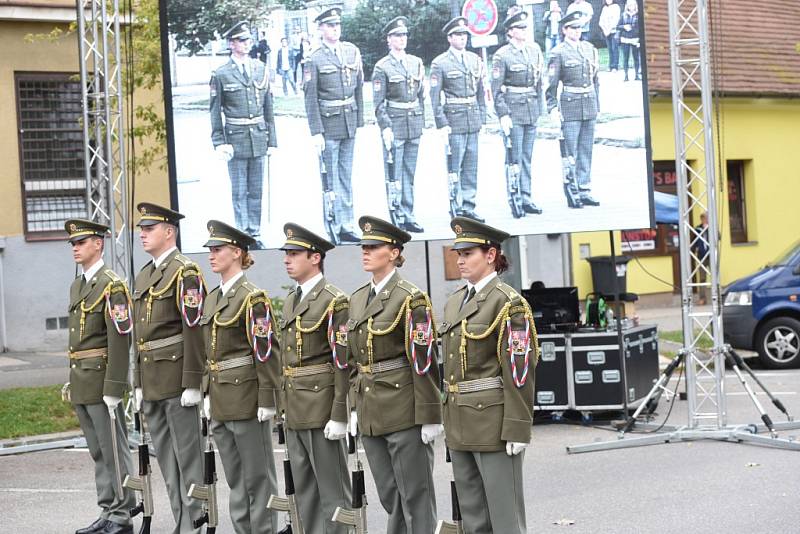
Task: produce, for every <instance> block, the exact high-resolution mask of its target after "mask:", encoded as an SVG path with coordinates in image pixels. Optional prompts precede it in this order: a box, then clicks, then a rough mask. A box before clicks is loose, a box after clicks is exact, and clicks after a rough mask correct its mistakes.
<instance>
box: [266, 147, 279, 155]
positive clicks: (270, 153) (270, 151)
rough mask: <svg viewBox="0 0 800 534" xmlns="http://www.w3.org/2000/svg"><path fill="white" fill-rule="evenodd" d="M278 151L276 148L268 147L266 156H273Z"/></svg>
mask: <svg viewBox="0 0 800 534" xmlns="http://www.w3.org/2000/svg"><path fill="white" fill-rule="evenodd" d="M277 150H278V147H276V146H268V147H267V156H274V155H275V152H276V151H277Z"/></svg>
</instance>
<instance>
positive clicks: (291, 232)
mask: <svg viewBox="0 0 800 534" xmlns="http://www.w3.org/2000/svg"><path fill="white" fill-rule="evenodd" d="M293 235H294V232H293V231H292V229H291V228H289V229H288V230H286V237H292V236H293Z"/></svg>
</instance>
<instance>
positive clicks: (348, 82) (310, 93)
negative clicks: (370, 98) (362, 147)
mask: <svg viewBox="0 0 800 534" xmlns="http://www.w3.org/2000/svg"><path fill="white" fill-rule="evenodd" d="M339 44H340V46H341V51H342V57H343V61H341V62H340V61H339V59H338V58H337V56H336V54H335V53H334V52H333V51H332V50H331V49H330V48H328V47H327V46H325V45H324V44H323V45H322V46H320V47H319V48H317V49H315V50H314V51H313V52H311V56H310V57H309V58H308V60H307V61H306V62H305V64H304V65H303V91H304V93H305V103H306V115H307V116H308V127H309V129H310V130H311V135H317V134H323V135H324V136H325V137H326V138H327V139H348V138H350V137H355V135H356V128H360V127H361V126H364V96H363V93H362V90H363V85H364V67H363V65H362V63H361V52H360V51H359V50H358V47H356V45H354V44H352V43H348V42H344V41H340V43H339ZM350 98H352V99H353V101H352V102H351V103H349V104H345V105H339V106H326V105H324V103H322V104H321V103H320V101H333V100H346V99H350Z"/></svg>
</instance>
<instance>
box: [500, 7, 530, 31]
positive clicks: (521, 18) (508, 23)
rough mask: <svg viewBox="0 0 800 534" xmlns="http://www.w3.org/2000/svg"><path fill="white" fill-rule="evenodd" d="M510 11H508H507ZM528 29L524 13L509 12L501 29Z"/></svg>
mask: <svg viewBox="0 0 800 534" xmlns="http://www.w3.org/2000/svg"><path fill="white" fill-rule="evenodd" d="M509 11H510V10H509ZM527 27H528V14H527V13H525V12H524V11H517V12H516V13H514V12H511V13H509V14H508V16H507V17H506V20H504V21H503V28H505V29H506V30H510V29H511V28H527Z"/></svg>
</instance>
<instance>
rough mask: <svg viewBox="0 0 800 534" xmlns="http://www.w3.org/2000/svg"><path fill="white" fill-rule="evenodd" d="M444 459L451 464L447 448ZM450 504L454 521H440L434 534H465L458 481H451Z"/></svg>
mask: <svg viewBox="0 0 800 534" xmlns="http://www.w3.org/2000/svg"><path fill="white" fill-rule="evenodd" d="M444 454H445V455H444V459H445V461H446V462H447V463H450V462H451V461H452V460H451V459H450V449H449V448H445V453H444ZM450 503H451V508H452V509H453V521H452V522H450V521H442V520H440V521H438V522H437V523H436V530H435V531H434V534H464V525H463V523H462V521H461V507H460V506H459V504H458V491H457V490H456V481H455V480H451V481H450Z"/></svg>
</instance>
